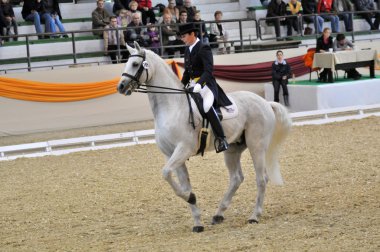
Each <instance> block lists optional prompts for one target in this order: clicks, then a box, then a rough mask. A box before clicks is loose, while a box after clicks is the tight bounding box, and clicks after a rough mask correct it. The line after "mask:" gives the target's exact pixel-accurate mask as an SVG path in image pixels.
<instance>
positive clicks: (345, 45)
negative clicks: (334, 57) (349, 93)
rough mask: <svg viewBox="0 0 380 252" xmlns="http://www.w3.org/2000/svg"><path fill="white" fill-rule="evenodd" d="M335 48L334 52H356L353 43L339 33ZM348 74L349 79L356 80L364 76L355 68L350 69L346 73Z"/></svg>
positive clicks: (334, 44)
mask: <svg viewBox="0 0 380 252" xmlns="http://www.w3.org/2000/svg"><path fill="white" fill-rule="evenodd" d="M333 48H334V51H336V52H337V51H350V50H354V45H353V44H352V42H351V41H349V40H348V39H346V36H344V34H343V33H339V34H337V35H336V39H335V40H334V43H333ZM346 73H347V78H349V79H350V78H352V79H354V80H358V79H360V78H361V77H362V75H361V74H360V73H359V72H358V71H356V69H355V68H351V69H348V70H347V71H346Z"/></svg>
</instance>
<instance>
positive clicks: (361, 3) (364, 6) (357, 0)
mask: <svg viewBox="0 0 380 252" xmlns="http://www.w3.org/2000/svg"><path fill="white" fill-rule="evenodd" d="M354 4H355V7H356V10H357V11H373V10H375V4H374V1H373V0H354ZM359 15H360V16H362V17H363V18H364V19H365V20H366V21H367V23H368V24H369V26H370V27H371V28H370V29H371V30H378V29H379V24H380V13H379V12H376V13H373V12H372V13H361V14H359ZM373 17H375V22H372V18H373Z"/></svg>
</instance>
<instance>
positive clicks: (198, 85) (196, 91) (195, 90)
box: [193, 83, 202, 93]
mask: <svg viewBox="0 0 380 252" xmlns="http://www.w3.org/2000/svg"><path fill="white" fill-rule="evenodd" d="M201 90H202V86H201V84H199V83H197V84H195V86H194V88H193V92H194V93H199V92H201Z"/></svg>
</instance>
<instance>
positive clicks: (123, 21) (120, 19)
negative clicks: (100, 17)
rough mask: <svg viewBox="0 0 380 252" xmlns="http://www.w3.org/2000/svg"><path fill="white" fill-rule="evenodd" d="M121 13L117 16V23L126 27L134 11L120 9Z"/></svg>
mask: <svg viewBox="0 0 380 252" xmlns="http://www.w3.org/2000/svg"><path fill="white" fill-rule="evenodd" d="M118 12H119V15H118V16H117V25H118V26H119V27H123V28H126V27H127V26H128V25H129V23H130V22H131V21H132V13H131V12H130V11H128V10H126V9H120V10H119V11H118Z"/></svg>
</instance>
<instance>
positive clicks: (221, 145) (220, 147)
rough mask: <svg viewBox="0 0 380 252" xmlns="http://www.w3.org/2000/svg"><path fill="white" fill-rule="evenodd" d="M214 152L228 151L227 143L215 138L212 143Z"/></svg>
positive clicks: (222, 139) (224, 140) (223, 139)
mask: <svg viewBox="0 0 380 252" xmlns="http://www.w3.org/2000/svg"><path fill="white" fill-rule="evenodd" d="M214 146H215V151H216V153H219V152H222V151H225V150H227V149H228V143H227V141H226V139H225V138H221V137H217V138H215V141H214Z"/></svg>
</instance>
